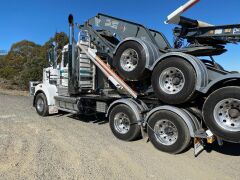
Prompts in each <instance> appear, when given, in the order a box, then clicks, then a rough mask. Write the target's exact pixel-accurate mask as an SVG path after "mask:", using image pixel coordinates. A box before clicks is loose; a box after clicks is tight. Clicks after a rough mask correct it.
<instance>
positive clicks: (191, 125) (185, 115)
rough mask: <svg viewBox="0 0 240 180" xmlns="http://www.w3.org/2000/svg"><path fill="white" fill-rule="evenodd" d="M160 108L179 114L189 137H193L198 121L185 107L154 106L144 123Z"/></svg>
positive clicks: (199, 125) (197, 128) (197, 127)
mask: <svg viewBox="0 0 240 180" xmlns="http://www.w3.org/2000/svg"><path fill="white" fill-rule="evenodd" d="M161 110H166V111H170V112H173V113H175V114H177V115H179V116H180V117H181V118H182V119H183V121H184V122H185V123H186V125H187V127H188V129H189V132H190V136H191V137H194V136H195V132H196V131H197V130H199V129H200V128H201V124H200V122H199V121H198V120H197V118H196V117H195V116H194V115H193V114H191V113H190V112H188V111H187V110H185V109H180V108H177V107H173V106H168V105H166V106H159V107H156V108H154V109H152V110H151V111H150V112H148V113H147V115H146V117H145V119H144V125H145V126H146V125H147V123H148V121H149V119H150V118H151V117H152V115H153V114H155V113H156V112H158V111H161Z"/></svg>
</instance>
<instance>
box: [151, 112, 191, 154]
mask: <svg viewBox="0 0 240 180" xmlns="http://www.w3.org/2000/svg"><path fill="white" fill-rule="evenodd" d="M147 132H148V136H149V139H150V141H151V142H152V144H153V145H154V147H156V148H157V149H158V150H161V151H164V152H167V153H171V154H178V153H180V152H182V151H183V150H184V149H186V148H187V147H188V145H189V144H190V140H191V137H190V132H189V129H188V127H187V125H186V123H185V122H184V121H183V119H182V118H181V117H180V116H179V115H177V114H176V113H173V112H171V111H167V110H160V111H158V112H156V113H154V114H153V115H152V116H151V117H150V119H149V121H148V128H147Z"/></svg>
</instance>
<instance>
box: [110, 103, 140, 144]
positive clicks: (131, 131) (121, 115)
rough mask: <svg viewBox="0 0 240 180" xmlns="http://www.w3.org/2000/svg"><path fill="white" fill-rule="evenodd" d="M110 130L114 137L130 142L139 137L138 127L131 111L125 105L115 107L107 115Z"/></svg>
mask: <svg viewBox="0 0 240 180" xmlns="http://www.w3.org/2000/svg"><path fill="white" fill-rule="evenodd" d="M109 124H110V128H111V130H112V132H113V134H114V136H115V137H117V138H118V139H121V140H125V141H131V140H134V139H136V138H138V137H139V136H140V132H141V129H140V126H139V125H138V124H137V118H136V115H135V113H134V112H133V111H132V109H131V108H130V107H129V106H127V105H123V104H120V105H116V106H115V107H114V108H113V109H112V110H111V112H110V115H109Z"/></svg>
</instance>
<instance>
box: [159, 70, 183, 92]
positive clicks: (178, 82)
mask: <svg viewBox="0 0 240 180" xmlns="http://www.w3.org/2000/svg"><path fill="white" fill-rule="evenodd" d="M159 85H160V88H161V89H162V90H163V91H164V92H165V93H167V94H177V93H179V92H180V91H181V90H182V89H183V87H184V85H185V77H184V75H183V72H182V71H181V70H179V69H178V68H175V67H169V68H167V69H165V70H164V71H163V72H162V73H161V75H160V77H159Z"/></svg>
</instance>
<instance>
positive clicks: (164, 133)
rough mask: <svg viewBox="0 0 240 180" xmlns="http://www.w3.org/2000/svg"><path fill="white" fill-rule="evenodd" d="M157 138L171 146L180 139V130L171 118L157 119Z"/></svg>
mask: <svg viewBox="0 0 240 180" xmlns="http://www.w3.org/2000/svg"><path fill="white" fill-rule="evenodd" d="M154 132H155V137H156V139H157V140H158V141H159V142H160V143H161V144H164V145H167V146H170V145H172V144H174V143H175V142H176V141H177V139H178V130H177V128H176V126H175V125H174V124H173V123H172V122H171V121H169V120H167V119H163V120H159V121H157V123H156V124H155V126H154Z"/></svg>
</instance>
